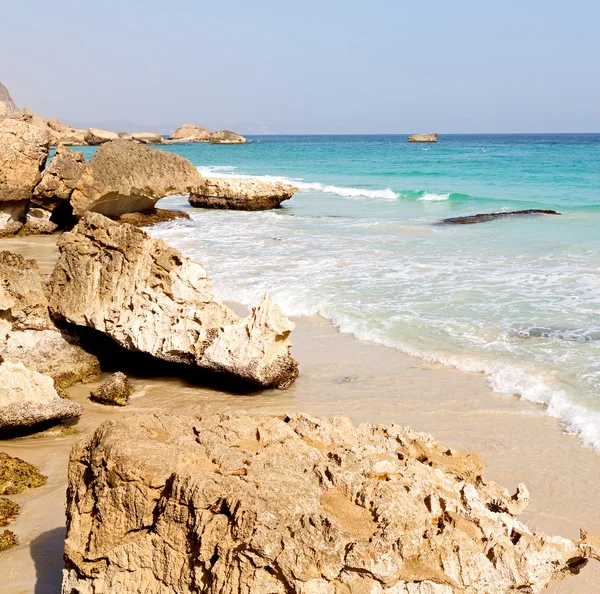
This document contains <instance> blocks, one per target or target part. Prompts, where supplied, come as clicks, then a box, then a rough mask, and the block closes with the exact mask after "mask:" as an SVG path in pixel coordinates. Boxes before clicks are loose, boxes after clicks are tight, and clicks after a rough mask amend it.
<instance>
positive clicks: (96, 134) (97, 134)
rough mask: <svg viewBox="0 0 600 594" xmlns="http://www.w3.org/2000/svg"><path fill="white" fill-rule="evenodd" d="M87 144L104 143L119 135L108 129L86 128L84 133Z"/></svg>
mask: <svg viewBox="0 0 600 594" xmlns="http://www.w3.org/2000/svg"><path fill="white" fill-rule="evenodd" d="M84 138H85V141H86V143H87V144H92V145H95V144H104V143H105V142H110V141H111V140H117V139H118V138H119V135H118V134H117V133H116V132H110V131H109V130H101V129H100V128H88V129H87V130H86V132H85V135H84Z"/></svg>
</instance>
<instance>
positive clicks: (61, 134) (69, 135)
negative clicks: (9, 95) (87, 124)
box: [20, 107, 87, 146]
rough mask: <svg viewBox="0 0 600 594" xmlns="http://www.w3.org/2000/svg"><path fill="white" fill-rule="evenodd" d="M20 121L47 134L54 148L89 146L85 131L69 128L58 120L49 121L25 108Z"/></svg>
mask: <svg viewBox="0 0 600 594" xmlns="http://www.w3.org/2000/svg"><path fill="white" fill-rule="evenodd" d="M20 119H21V120H23V121H24V122H27V123H28V124H30V125H32V126H35V127H36V128H39V129H40V130H43V131H45V132H47V133H48V135H49V137H50V144H51V145H52V146H58V145H60V144H64V145H70V146H73V145H84V144H87V142H86V141H85V130H80V129H77V128H73V127H71V126H67V125H66V124H63V123H62V122H59V121H58V120H57V119H56V118H54V119H51V120H48V119H46V118H43V117H41V116H38V115H36V114H35V113H33V112H32V111H31V110H29V109H27V108H26V107H25V108H23V112H22V113H21V116H20Z"/></svg>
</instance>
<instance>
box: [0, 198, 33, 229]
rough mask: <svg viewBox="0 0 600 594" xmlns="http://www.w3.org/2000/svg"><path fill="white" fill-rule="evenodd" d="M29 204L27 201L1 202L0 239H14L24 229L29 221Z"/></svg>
mask: <svg viewBox="0 0 600 594" xmlns="http://www.w3.org/2000/svg"><path fill="white" fill-rule="evenodd" d="M0 192H1V190H0ZM27 204H28V202H27V200H19V201H17V202H0V237H12V236H13V235H16V234H17V233H18V232H19V231H20V230H21V229H22V228H23V225H24V224H25V221H26V220H27Z"/></svg>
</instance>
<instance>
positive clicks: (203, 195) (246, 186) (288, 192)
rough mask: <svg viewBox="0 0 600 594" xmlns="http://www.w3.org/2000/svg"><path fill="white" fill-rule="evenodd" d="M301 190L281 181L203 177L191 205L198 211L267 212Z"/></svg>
mask: <svg viewBox="0 0 600 594" xmlns="http://www.w3.org/2000/svg"><path fill="white" fill-rule="evenodd" d="M298 191H299V188H297V187H296V186H292V185H290V184H284V183H282V182H266V181H263V180H259V179H252V178H239V177H231V178H224V177H215V178H206V177H205V178H202V180H201V181H200V183H198V184H197V185H196V187H194V188H193V189H192V191H191V193H190V197H189V203H190V204H191V205H192V206H196V207H198V208H219V209H224V210H229V209H231V210H267V209H270V208H277V207H279V206H280V205H281V203H282V202H283V201H284V200H289V199H290V198H291V197H292V196H293V195H294V194H295V193H296V192H298Z"/></svg>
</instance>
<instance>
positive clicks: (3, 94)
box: [0, 83, 20, 118]
mask: <svg viewBox="0 0 600 594" xmlns="http://www.w3.org/2000/svg"><path fill="white" fill-rule="evenodd" d="M19 113H20V110H19V108H18V107H17V105H16V104H15V102H14V101H13V100H12V97H11V96H10V93H9V92H8V89H7V88H6V87H5V86H4V85H3V84H2V83H0V118H3V117H7V116H8V117H11V116H15V115H19Z"/></svg>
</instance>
